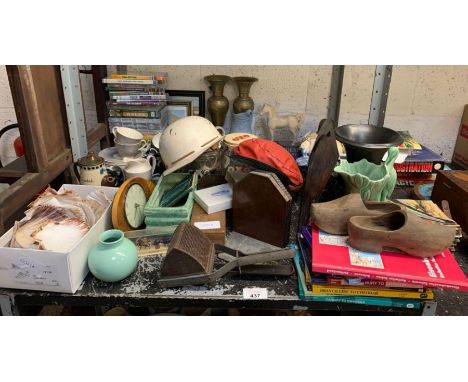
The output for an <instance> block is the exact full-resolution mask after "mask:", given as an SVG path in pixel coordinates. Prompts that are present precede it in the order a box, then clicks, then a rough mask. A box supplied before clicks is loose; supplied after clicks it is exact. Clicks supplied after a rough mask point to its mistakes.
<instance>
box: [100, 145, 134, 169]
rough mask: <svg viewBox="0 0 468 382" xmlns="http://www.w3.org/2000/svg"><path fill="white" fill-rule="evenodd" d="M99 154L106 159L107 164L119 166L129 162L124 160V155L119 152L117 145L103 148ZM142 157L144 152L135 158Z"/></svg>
mask: <svg viewBox="0 0 468 382" xmlns="http://www.w3.org/2000/svg"><path fill="white" fill-rule="evenodd" d="M98 155H99V156H100V157H101V158H103V159H104V161H105V162H106V164H110V165H114V166H119V167H125V166H127V163H125V162H124V161H123V159H122V157H121V156H120V154H119V153H118V152H117V149H116V148H115V147H108V148H107V149H103V150H101V151H99V154H98ZM141 157H142V154H140V155H137V156H136V157H135V158H141Z"/></svg>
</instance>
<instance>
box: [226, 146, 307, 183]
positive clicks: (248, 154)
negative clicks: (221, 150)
mask: <svg viewBox="0 0 468 382" xmlns="http://www.w3.org/2000/svg"><path fill="white" fill-rule="evenodd" d="M234 154H235V155H238V156H241V157H244V158H249V159H253V160H256V161H259V162H262V163H265V164H267V165H269V166H271V167H274V168H276V169H277V170H278V171H280V172H281V173H282V174H284V175H286V176H287V177H288V179H289V180H290V181H291V184H292V185H293V186H301V185H302V183H303V181H304V179H303V178H302V174H301V171H300V170H299V166H298V165H297V163H296V161H295V159H294V158H293V156H292V155H291V154H290V153H289V152H288V150H286V149H285V148H284V147H282V146H281V145H279V144H278V143H276V142H273V141H270V140H268V139H261V138H254V139H249V140H247V141H244V142H242V143H241V144H240V145H239V146H238V147H236V148H235V149H234Z"/></svg>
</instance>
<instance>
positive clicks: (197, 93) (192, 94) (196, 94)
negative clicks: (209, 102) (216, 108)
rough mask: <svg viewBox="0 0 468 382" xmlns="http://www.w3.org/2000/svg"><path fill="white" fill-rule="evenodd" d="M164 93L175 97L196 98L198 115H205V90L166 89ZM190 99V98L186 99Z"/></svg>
mask: <svg viewBox="0 0 468 382" xmlns="http://www.w3.org/2000/svg"><path fill="white" fill-rule="evenodd" d="M166 93H167V94H168V95H169V97H171V96H175V97H187V98H198V107H199V109H198V113H199V114H198V115H199V116H200V117H205V91H204V90H166ZM187 101H190V99H187Z"/></svg>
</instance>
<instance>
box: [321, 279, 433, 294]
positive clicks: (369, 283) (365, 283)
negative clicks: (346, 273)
mask: <svg viewBox="0 0 468 382" xmlns="http://www.w3.org/2000/svg"><path fill="white" fill-rule="evenodd" d="M351 280H352V281H351ZM326 283H327V285H333V286H360V287H367V288H399V289H405V288H406V289H408V288H409V289H418V290H421V291H422V290H423V289H424V288H421V287H420V286H419V285H413V284H405V283H398V282H393V281H382V280H369V279H367V280H363V279H352V278H344V277H333V276H328V277H327V278H326Z"/></svg>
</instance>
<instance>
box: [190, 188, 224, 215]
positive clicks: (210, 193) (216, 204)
mask: <svg viewBox="0 0 468 382" xmlns="http://www.w3.org/2000/svg"><path fill="white" fill-rule="evenodd" d="M194 198H195V201H196V202H197V203H198V204H199V205H200V206H201V208H203V209H204V210H205V212H206V213H207V214H212V213H215V212H218V211H224V210H228V209H229V208H232V185H230V184H229V183H225V184H220V185H219V186H214V187H209V188H204V189H202V190H197V191H195V192H194Z"/></svg>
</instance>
